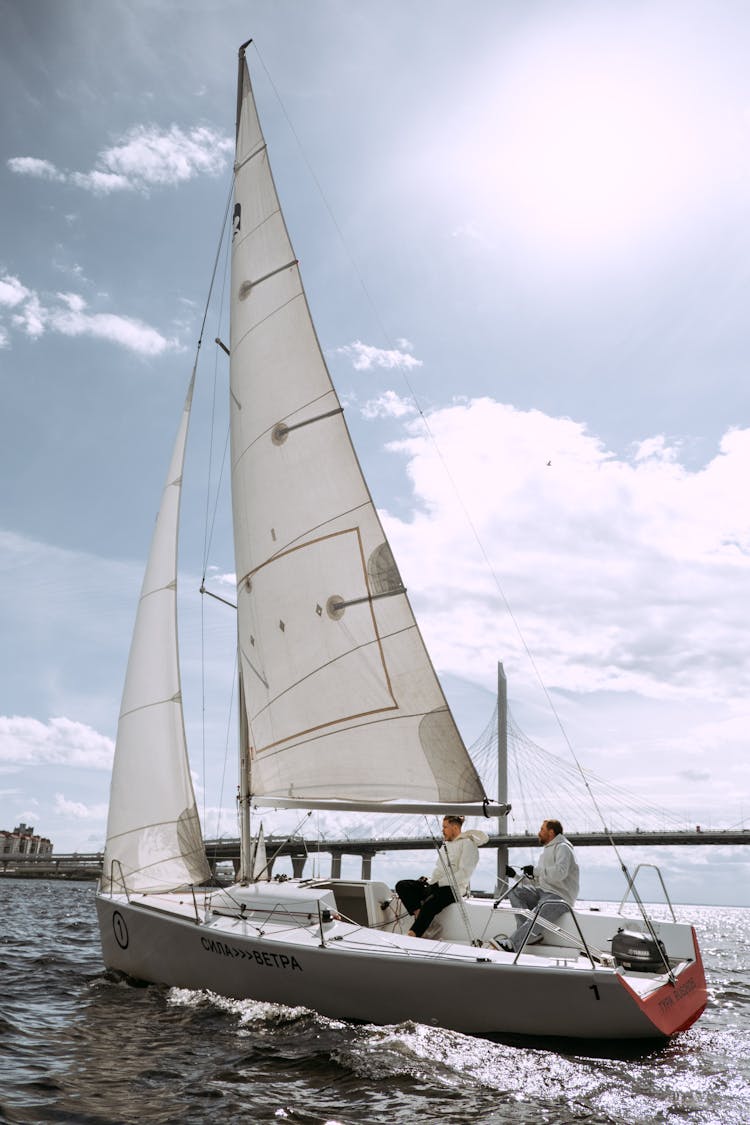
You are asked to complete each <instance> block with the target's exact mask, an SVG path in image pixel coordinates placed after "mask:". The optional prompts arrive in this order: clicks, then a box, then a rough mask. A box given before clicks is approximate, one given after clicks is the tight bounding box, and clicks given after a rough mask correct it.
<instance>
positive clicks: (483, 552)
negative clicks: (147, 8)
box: [253, 43, 648, 923]
mask: <svg viewBox="0 0 750 1125" xmlns="http://www.w3.org/2000/svg"><path fill="white" fill-rule="evenodd" d="M253 46H254V47H255V51H256V54H257V56H258V59H259V61H260V63H261V66H262V67H263V70H264V72H265V74H266V76H267V78H268V81H269V83H270V85H271V88H272V89H273V91H274V94H275V96H276V98H277V100H278V103H279V106H280V107H281V111H282V113H283V115H284V117H285V119H286V121H287V123H288V126H289V129H290V131H291V133H292V136H293V137H294V140H295V142H296V144H297V146H298V148H299V151H300V154H301V156H302V159H303V160H304V163H305V165H306V166H307V168H308V170H309V172H310V175H311V178H312V180H313V182H314V183H315V185H316V187H317V189H318V191H319V193H320V196H321V199H322V201H323V204H324V206H325V208H326V210H327V211H328V213H329V215H330V217H331V221H332V223H333V226H334V228H335V230H336V232H337V234H338V236H339V238H340V240H341V244H342V246H343V248H344V250H345V251H346V254H347V256H348V258H349V260H350V262H351V265H352V268H353V270H354V272H355V274H356V276H357V278H358V281H359V284H360V286H361V288H362V291H363V293H364V295H365V298H366V299H367V302H368V304H369V305H370V308H371V311H372V313H373V315H374V317H375V320H376V322H377V324H378V326H379V329H380V331H381V333H382V335H383V338H384V339H385V340H386V341H387V343H388V344H389V346H390V348H391V350H392V351H393V352H394V353H395V355H396V356H398V354H399V353H398V349H396V348H395V347H394V344H393V341H392V339H391V336H390V333H389V332H388V331H387V329H386V328H385V325H384V324H383V321H382V318H381V316H380V313H379V310H378V308H377V306H376V305H375V302H374V300H373V298H372V296H371V294H370V292H369V289H368V288H367V285H366V284H365V282H364V279H363V277H362V274H361V273H360V271H359V269H358V267H357V264H356V261H355V259H354V256H353V254H352V252H351V250H350V248H349V245H348V243H347V241H346V239H345V237H344V235H343V232H342V230H341V228H340V226H339V224H338V222H337V221H336V218H335V215H334V213H333V209H332V207H331V205H330V203H329V202H328V199H327V197H326V194H325V192H324V191H323V188H322V185H321V183H320V180H319V179H318V177H317V175H316V174H315V171H314V169H313V167H312V164H311V162H310V160H309V158H308V156H307V153H306V151H305V149H304V147H303V145H302V143H301V140H300V138H299V136H298V134H297V132H296V130H295V129H294V126H293V124H292V122H291V119H290V117H289V114H288V113H287V111H286V107H285V105H284V102H283V100H282V98H281V96H280V94H279V91H278V89H277V87H276V85H275V83H274V82H273V79H272V78H271V75H270V73H269V71H268V68H267V67H266V64H265V62H264V61H263V58H262V56H261V54H260V51H258V47H257V44H255V43H254V44H253ZM396 367H397V369H398V371H399V373H400V375H401V378H402V379H403V381H404V384H405V386H406V388H407V390H408V392H409V396H410V398H411V400H412V402H413V403H414V406H415V408H416V410H417V412H418V414H419V417H420V419H421V421H422V425H423V426H424V430H425V433H426V435H427V438H428V439H429V442H430V444H431V446H432V448H433V449H434V451H435V453H436V455H437V457H438V460H439V462H440V464H441V466H442V468H443V471H444V473H445V476H446V479H447V481H448V483H449V484H450V486H451V489H452V491H453V494H454V496H455V499H456V501H457V503H458V506H459V508H460V509H461V512H462V513H463V516H464V519H465V521H466V524H467V526H468V528H469V530H470V532H471V534H472V537H473V539H474V542H475V543H476V546H477V548H478V550H479V552H480V554H481V556H482V558H483V560H484V563H485V566H486V567H487V571H488V573H489V575H490V577H491V579H492V581H493V583H494V586H495V589H496V590H497V592H498V594H499V597H500V600H501V602H502V604H503V606H504V607H505V611H506V613H507V615H508V617H509V619H510V621H511V623H512V625H513V628H514V629H515V632H516V634H517V636H518V639H519V641H520V644H521V647H522V649H523V651H524V653H525V654H526V658H527V660H528V661H529V664H530V666H531V669H532V671H533V674H534V677H535V679H536V681H537V683H538V685H539V687H540V689H541V691H542V694H543V696H544V698H545V700H546V703H547V706H548V707H549V710H550V712H551V714H552V716H553V717H554V720H555V723H556V724H557V727H558V729H559V731H560V733H561V735H562V738H563V741H564V744H565V746H566V747H567V750H568V753H569V754H570V756H571V758H572V760H573V762H574V763H575V766H576V768H577V770H578V773H579V775H580V777H581V780H582V782H583V784H584V786H585V788H586V790H587V792H588V795H589V797H590V799H591V802H592V804H593V806H594V809H595V810H596V813H597V815H598V817H599V819H600V821H601V825H602V828H603V829H604V832H605V834H606V835H607V836H608V837H609V842H610V845H611V846H612V848H613V849H614V853H615V855H616V857H617V860H618V862H619V864H620V868H621V870H622V872H623V874H624V875H625V877H626V879H627V881H628V883H631V880H630V877H629V875H628V871H627V867H626V866H625V863H624V861H623V859H622V856H621V854H620V851H619V849H618V847H617V844H616V842H615V840H614V837H613V836H612V833H611V831H610V829H609V827H608V825H607V823H606V820H605V818H604V816H603V814H602V811H601V808H600V806H599V803H598V801H597V799H596V796H595V794H594V792H593V789H592V788H591V786H590V784H589V781H588V778H587V776H586V771H585V770H584V768H583V765H582V763H581V761H580V759H579V757H578V755H577V754H576V751H575V748H574V747H573V744H572V742H571V740H570V738H569V736H568V732H567V729H566V727H565V724H564V723H563V721H562V718H561V716H560V714H559V712H558V710H557V707H556V706H555V703H554V700H553V699H552V696H551V694H550V691H549V689H548V687H547V684H546V682H545V680H544V678H543V676H542V674H541V672H540V670H539V667H538V665H537V662H536V659H535V657H534V654H533V652H532V651H531V648H530V646H529V644H528V642H527V640H526V636H525V634H524V632H523V630H522V628H521V625H520V622H519V620H518V618H517V617H516V615H515V613H514V612H513V608H512V606H511V604H510V602H509V600H508V598H507V595H506V593H505V589H504V587H503V585H502V583H501V582H500V579H499V576H498V574H497V572H496V570H495V568H494V567H493V565H492V562H491V560H490V558H489V555H488V554H487V551H486V549H485V546H484V543H483V541H482V539H481V537H480V535H479V532H478V529H477V527H476V525H475V523H474V520H473V519H472V516H471V513H470V511H469V509H468V507H467V504H466V503H465V501H464V498H463V495H462V493H461V491H460V489H459V487H458V484H457V482H456V480H455V478H454V476H453V474H452V473H451V471H450V467H449V465H448V463H447V461H446V459H445V457H444V455H443V452H442V449H441V447H440V445H439V444H438V442H437V439H436V437H435V434H434V433H433V431H432V428H431V426H430V424H429V421H428V419H427V417H426V415H425V413H424V411H423V409H422V406H421V403H420V401H419V399H418V398H417V395H416V392H415V390H414V387H413V385H412V383H411V380H410V379H409V377H408V374H407V371H406V368H405V366H404V365H403V364H402V363H401V362H398V361H397V363H396ZM633 893H634V897H635V898H636V900H637V901H638V903H639V906H641V910H642V913H643V917H644V920H645V921H646V922H647V923H648V919H647V917H646V913H645V909H644V908H643V906H642V904H641V903H640V900H639V899H638V896H637V893H636V892H635V891H634V892H633Z"/></svg>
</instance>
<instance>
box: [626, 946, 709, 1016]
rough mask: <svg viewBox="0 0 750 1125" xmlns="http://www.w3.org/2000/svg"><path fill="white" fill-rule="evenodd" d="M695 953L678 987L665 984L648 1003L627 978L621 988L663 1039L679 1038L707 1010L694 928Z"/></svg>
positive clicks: (703, 979)
mask: <svg viewBox="0 0 750 1125" xmlns="http://www.w3.org/2000/svg"><path fill="white" fill-rule="evenodd" d="M692 933H693V949H694V950H695V961H694V962H693V964H692V965H691V966H690V967H689V968H688V969H686V970H685V971H684V972H682V973H680V976H679V978H678V979H677V982H676V983H675V984H664V985H662V987H661V988H660V989H658V990H657V991H656V992H653V993H652V994H651V995H650V996H648V997H647V998H646V999H645V1000H643V999H641V997H640V996H639V995H638V993H637V992H634V991H633V989H632V988H631V987H630V985H629V984H628V982H627V981H626V980H625V979H624V977H620V984H621V985H622V987H623V988H624V989H625V990H626V992H628V993H629V994H630V996H631V997H632V998H633V1000H634V1001H635V1002H636V1004H637V1005H638V1007H639V1008H640V1009H641V1011H642V1012H643V1014H644V1015H645V1016H647V1017H648V1019H650V1020H651V1023H652V1024H653V1025H654V1028H655V1029H656V1030H658V1031H659V1032H660V1034H661V1035H666V1036H670V1035H676V1034H677V1032H678V1031H685V1030H686V1028H688V1027H690V1025H691V1024H693V1023H695V1021H696V1020H697V1019H698V1016H699V1015H700V1014H701V1012H702V1011H703V1009H704V1008H705V1006H706V1002H707V1000H708V994H707V992H706V975H705V973H704V971H703V961H702V959H701V951H700V949H699V948H698V940H697V938H696V936H695V928H693V931H692Z"/></svg>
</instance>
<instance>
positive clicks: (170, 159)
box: [7, 125, 234, 195]
mask: <svg viewBox="0 0 750 1125" xmlns="http://www.w3.org/2000/svg"><path fill="white" fill-rule="evenodd" d="M233 150H234V141H233V140H232V139H231V137H227V136H223V135H222V134H220V133H218V132H217V131H216V130H215V129H212V128H210V127H208V126H206V125H199V126H195V127H194V128H192V129H188V130H183V129H181V128H179V126H177V125H172V126H170V128H169V129H160V128H158V127H157V126H155V125H135V126H133V128H131V129H130V130H128V132H127V133H125V134H124V136H123V137H122V138H121V139H120V140H119V141H118V142H117V143H115V144H114V145H111V146H110V147H109V148H106V149H103V150H102V152H100V153H99V154H98V156H97V157H96V161H95V164H94V167H93V168H92V169H90V170H89V171H88V172H80V171H78V172H76V171H64V170H61V169H59V168H57V167H56V166H55V165H54V164H52V163H51V162H50V161H49V160H42V159H39V158H37V157H33V156H14V157H11V159H10V160H8V162H7V163H8V167H9V168H10V170H11V171H12V172H15V173H16V174H17V175H21V176H34V177H36V178H37V179H46V180H52V181H56V182H58V183H69V184H73V185H74V186H76V187H80V188H83V189H84V190H86V191H90V192H92V193H93V194H95V195H109V194H111V193H112V192H118V191H140V192H148V191H149V190H150V189H151V188H154V187H170V186H174V185H175V184H181V183H186V182H187V181H188V180H191V179H193V178H194V177H196V176H201V175H208V176H216V175H219V174H220V173H221V172H223V170H224V169H225V167H226V165H227V162H228V160H229V159H230V157H231V154H232V152H233Z"/></svg>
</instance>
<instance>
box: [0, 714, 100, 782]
mask: <svg viewBox="0 0 750 1125" xmlns="http://www.w3.org/2000/svg"><path fill="white" fill-rule="evenodd" d="M113 753H114V743H113V742H112V739H111V738H107V737H105V736H104V735H102V734H99V733H98V732H97V731H95V730H93V729H92V727H89V726H87V725H86V724H85V723H77V722H75V720H73V719H66V718H62V717H61V718H54V719H50V720H49V722H47V723H42V722H40V721H39V720H38V719H32V718H30V717H28V716H20V715H13V716H7V715H0V761H2V762H7V763H9V764H12V765H35V766H41V765H55V766H60V765H62V766H83V767H85V768H87V769H97V770H108V769H110V768H111V766H112V755H113Z"/></svg>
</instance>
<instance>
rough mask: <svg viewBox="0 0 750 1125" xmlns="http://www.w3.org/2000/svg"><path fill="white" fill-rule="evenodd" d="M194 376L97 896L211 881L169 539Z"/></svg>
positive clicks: (160, 534) (150, 581)
mask: <svg viewBox="0 0 750 1125" xmlns="http://www.w3.org/2000/svg"><path fill="white" fill-rule="evenodd" d="M194 380H195V373H193V378H192V379H191V382H190V388H189V390H188V394H187V399H186V401H185V409H184V411H183V415H182V418H181V420H180V426H179V429H178V433H177V438H176V441H175V445H174V451H173V453H172V460H171V463H170V466H169V472H168V474H167V480H166V484H165V486H164V491H163V493H162V500H161V505H160V508H159V514H158V516H157V519H156V527H155V528H154V534H153V538H152V540H151V550H150V553H149V558H148V565H147V567H146V574H145V577H144V579H143V586H142V588H141V597H140V601H139V603H138V612H137V615H136V622H135V628H134V631H133V640H132V642H131V647H130V656H129V658H128V669H127V674H126V677H125V688H124V690H123V695H122V706H121V710H120V719H119V723H118V726H117V744H116V749H115V760H114V764H113V768H112V783H111V789H110V802H109V819H108V821H107V843H106V846H105V850H104V862H103V870H102V889H103V890H105V891H110V890H120V889H122V888H123V885H124V886H126V887H127V889H128V890H129V891H158V890H169V889H171V888H174V887H180V886H184V885H186V884H190V883H201V882H203V881H204V880H205V879H207V878H208V877H209V875H210V870H209V867H208V863H207V861H206V853H205V849H204V846H203V838H202V835H201V829H200V821H199V819H198V810H197V808H196V804H195V794H194V791H193V783H192V780H191V777H190V768H189V765H188V758H187V748H186V743H185V729H184V722H183V715H182V695H181V691H180V667H179V660H178V651H177V617H176V601H177V532H178V522H179V511H180V496H181V492H182V470H183V464H184V459H185V443H186V440H187V431H188V424H189V421H190V404H191V400H192V393H193V383H194Z"/></svg>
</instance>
